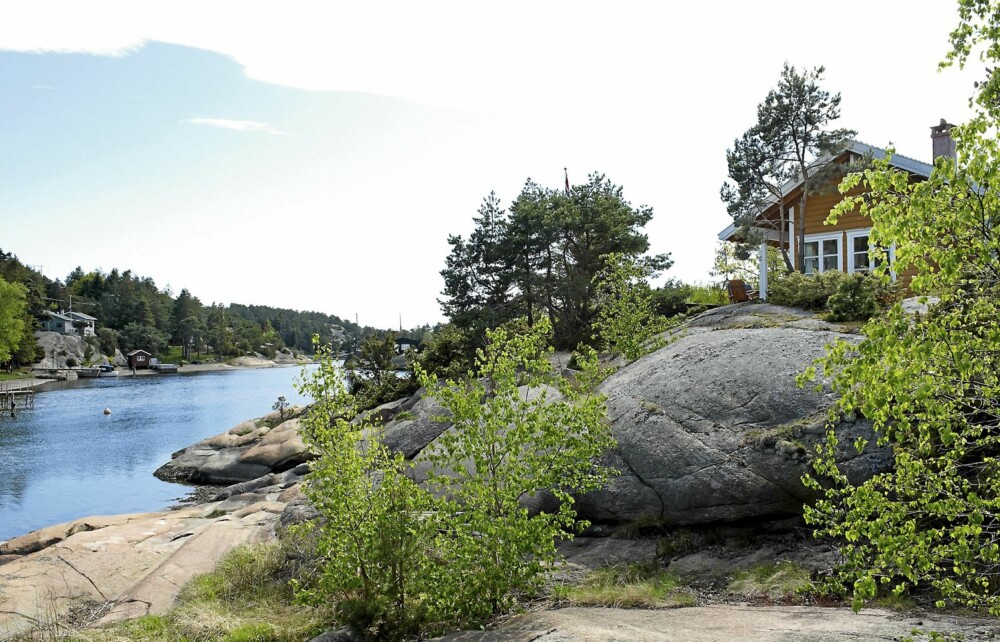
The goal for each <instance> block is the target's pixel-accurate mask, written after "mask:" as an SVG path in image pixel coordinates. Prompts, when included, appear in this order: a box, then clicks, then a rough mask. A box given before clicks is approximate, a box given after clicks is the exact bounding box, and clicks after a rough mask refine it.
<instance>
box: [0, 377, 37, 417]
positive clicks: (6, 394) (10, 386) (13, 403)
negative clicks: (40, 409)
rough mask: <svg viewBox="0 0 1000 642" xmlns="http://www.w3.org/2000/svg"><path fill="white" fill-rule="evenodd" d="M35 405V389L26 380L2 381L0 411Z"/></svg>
mask: <svg viewBox="0 0 1000 642" xmlns="http://www.w3.org/2000/svg"><path fill="white" fill-rule="evenodd" d="M34 407H35V389H34V388H33V387H32V386H31V384H30V383H27V382H24V381H9V382H3V381H0V412H4V413H6V412H7V411H10V410H14V411H16V410H17V409H27V410H30V409H32V408H34Z"/></svg>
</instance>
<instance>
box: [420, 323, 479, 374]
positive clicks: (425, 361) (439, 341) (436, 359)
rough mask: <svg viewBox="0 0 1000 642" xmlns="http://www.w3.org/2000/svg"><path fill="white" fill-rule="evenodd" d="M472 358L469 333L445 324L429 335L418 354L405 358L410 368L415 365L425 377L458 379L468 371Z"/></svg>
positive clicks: (473, 356) (471, 338)
mask: <svg viewBox="0 0 1000 642" xmlns="http://www.w3.org/2000/svg"><path fill="white" fill-rule="evenodd" d="M475 355H476V348H475V340H474V339H473V337H472V333H470V332H469V331H468V330H463V329H461V328H459V327H457V326H455V325H453V324H451V323H448V324H446V325H443V326H441V327H440V328H438V329H437V330H434V331H433V332H431V333H430V336H429V337H428V338H427V339H425V344H424V345H423V346H422V347H421V350H420V352H413V351H412V350H411V351H410V352H408V353H407V355H406V356H407V361H408V362H409V364H410V367H411V368H412V367H413V365H414V364H415V363H417V364H420V367H421V368H422V369H423V370H424V371H425V372H427V373H429V374H433V375H436V376H438V377H440V378H442V379H453V380H458V379H462V378H463V377H465V376H466V374H467V373H468V372H469V371H471V370H472V367H473V364H474V360H475Z"/></svg>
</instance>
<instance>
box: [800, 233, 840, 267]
mask: <svg viewBox="0 0 1000 642" xmlns="http://www.w3.org/2000/svg"><path fill="white" fill-rule="evenodd" d="M823 241H836V242H837V267H836V268H835V269H836V271H837V272H843V271H844V235H843V233H842V232H827V233H825V234H806V236H805V242H804V244H803V247H804V246H805V245H806V244H809V243H813V242H815V243H816V259H817V260H816V267H817V270H816V271H815V272H811V273H810V272H805V264H806V261H808V260H809V259H810V258H811V257H809V256H806V255H805V253H804V252H803V257H802V265H803V272H804V273H805V274H822V273H823V272H829V271H830V270H825V269H823V257H824V256H829V255H825V254H823Z"/></svg>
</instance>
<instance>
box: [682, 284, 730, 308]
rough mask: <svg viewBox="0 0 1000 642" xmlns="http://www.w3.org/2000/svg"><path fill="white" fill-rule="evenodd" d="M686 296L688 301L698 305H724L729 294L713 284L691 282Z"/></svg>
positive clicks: (727, 301) (727, 300)
mask: <svg viewBox="0 0 1000 642" xmlns="http://www.w3.org/2000/svg"><path fill="white" fill-rule="evenodd" d="M689 287H690V293H689V294H688V297H687V302H688V303H694V304H699V305H725V304H726V303H729V296H728V295H727V294H726V291H725V289H723V288H720V287H718V286H714V285H700V284H697V283H695V284H692V285H691V286H689Z"/></svg>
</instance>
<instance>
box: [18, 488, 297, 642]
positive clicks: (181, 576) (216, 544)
mask: <svg viewBox="0 0 1000 642" xmlns="http://www.w3.org/2000/svg"><path fill="white" fill-rule="evenodd" d="M217 507H218V504H215V503H212V504H203V505H200V506H193V507H189V508H184V509H180V510H176V511H166V512H162V513H143V514H137V515H122V516H118V517H113V518H94V519H88V520H77V521H76V522H72V523H70V524H65V525H61V526H56V527H50V528H48V529H43V530H44V531H45V533H43V534H42V535H41V536H40V537H37V536H35V535H34V534H29V535H28V536H25V537H20V538H15V539H14V540H10V541H9V542H7V543H6V547H7V548H6V550H9V551H25V550H28V549H30V548H35V551H34V552H32V553H28V554H20V555H8V556H7V557H6V558H5V559H6V560H8V561H7V562H6V563H5V564H3V565H2V566H0V639H6V638H7V637H8V636H13V635H15V634H18V633H22V632H25V631H27V630H29V629H31V628H33V627H34V626H39V625H44V624H46V623H49V622H52V621H54V620H58V619H59V618H61V617H64V616H65V615H66V614H67V613H68V612H69V611H70V609H71V608H73V607H75V606H79V605H81V604H87V603H100V604H107V605H108V606H109V607H110V609H109V611H108V612H107V614H106V615H105V616H104V618H103V619H102V620H101V623H102V624H106V623H110V622H114V621H118V620H121V619H125V618H132V617H139V616H142V615H146V614H149V613H165V612H166V611H167V610H168V609H169V608H170V607H171V606H172V605H173V603H174V601H175V599H176V597H177V594H178V593H179V591H180V589H181V587H182V586H183V585H184V584H185V583H186V582H187V581H189V580H190V579H191V578H193V577H194V576H195V575H197V574H200V573H205V572H208V571H210V570H212V568H214V567H215V564H216V563H217V562H218V561H219V559H221V558H222V557H223V556H224V555H225V554H226V553H227V552H228V551H230V550H231V549H233V548H234V547H236V546H238V545H240V544H243V543H247V542H253V541H257V540H260V539H263V538H267V537H270V536H271V535H272V534H273V531H274V526H275V524H276V522H277V520H278V515H279V514H280V512H281V510H282V509H283V505H282V506H279V505H277V504H274V503H272V502H266V503H262V504H258V505H257V506H256V507H254V506H250V507H247V508H243V509H242V510H240V511H239V515H236V514H233V515H225V516H221V517H215V518H209V515H212V514H213V511H215V510H216V509H217ZM81 523H86V524H87V525H88V526H90V527H91V528H89V529H87V530H80V529H79V528H77V529H74V526H78V525H79V524H81ZM32 542H34V543H32ZM40 544H45V546H44V547H43V548H41V549H37V545H40Z"/></svg>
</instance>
